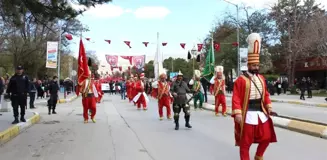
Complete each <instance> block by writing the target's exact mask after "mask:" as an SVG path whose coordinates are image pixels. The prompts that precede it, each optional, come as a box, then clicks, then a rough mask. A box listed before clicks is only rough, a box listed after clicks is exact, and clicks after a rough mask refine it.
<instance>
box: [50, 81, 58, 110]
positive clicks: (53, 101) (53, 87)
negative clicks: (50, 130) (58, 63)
mask: <svg viewBox="0 0 327 160" xmlns="http://www.w3.org/2000/svg"><path fill="white" fill-rule="evenodd" d="M58 91H59V85H58V77H57V76H54V77H53V80H52V82H51V83H50V84H49V93H50V99H49V100H48V107H49V108H48V109H49V113H48V114H49V115H51V109H52V114H57V112H56V105H57V101H58Z"/></svg>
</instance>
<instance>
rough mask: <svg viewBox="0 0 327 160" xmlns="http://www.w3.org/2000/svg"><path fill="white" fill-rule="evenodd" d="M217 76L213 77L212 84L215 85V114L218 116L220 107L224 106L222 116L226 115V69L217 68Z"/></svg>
mask: <svg viewBox="0 0 327 160" xmlns="http://www.w3.org/2000/svg"><path fill="white" fill-rule="evenodd" d="M215 70H216V76H214V77H212V79H211V80H210V83H211V84H212V85H213V94H214V96H215V114H216V116H218V111H219V106H220V105H222V114H223V116H225V117H226V116H227V114H226V109H227V108H226V97H225V93H226V89H225V78H224V75H223V72H224V67H223V66H216V68H215Z"/></svg>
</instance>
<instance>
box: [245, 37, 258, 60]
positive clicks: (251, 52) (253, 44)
mask: <svg viewBox="0 0 327 160" xmlns="http://www.w3.org/2000/svg"><path fill="white" fill-rule="evenodd" d="M246 42H247V43H248V44H249V46H248V64H253V63H260V49H261V37H260V34H258V33H251V34H250V35H249V36H248V38H247V39H246Z"/></svg>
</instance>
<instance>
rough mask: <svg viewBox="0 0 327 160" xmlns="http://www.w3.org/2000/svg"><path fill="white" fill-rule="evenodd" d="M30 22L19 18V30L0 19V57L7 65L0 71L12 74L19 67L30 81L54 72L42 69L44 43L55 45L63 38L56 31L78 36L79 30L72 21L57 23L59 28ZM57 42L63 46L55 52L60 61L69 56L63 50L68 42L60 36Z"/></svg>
mask: <svg viewBox="0 0 327 160" xmlns="http://www.w3.org/2000/svg"><path fill="white" fill-rule="evenodd" d="M0 9H1V8H0ZM0 13H1V14H2V13H3V10H0ZM34 19H35V18H34V17H33V16H32V15H31V14H30V13H28V12H25V14H24V15H22V17H21V20H22V22H23V25H20V26H15V24H13V23H11V21H5V19H3V18H1V19H0V24H3V25H2V26H4V27H3V28H2V32H3V33H4V34H1V35H0V36H1V38H0V39H5V41H4V42H5V43H3V45H2V51H1V52H0V53H1V55H0V56H1V57H5V58H6V59H7V60H6V62H8V64H5V63H3V64H2V66H1V67H2V68H4V70H6V72H10V71H8V70H11V71H13V68H14V66H17V65H23V66H24V68H25V72H26V73H27V74H28V75H30V76H31V77H36V76H41V77H43V75H45V74H50V75H54V74H55V72H56V71H57V70H55V69H47V68H45V59H46V42H47V41H58V39H59V34H64V32H61V33H59V30H60V28H62V29H61V31H65V32H68V33H70V34H74V35H76V34H78V33H80V31H78V29H80V28H81V26H82V25H81V23H80V22H79V21H78V20H75V19H71V20H68V21H61V24H62V25H60V26H59V23H58V22H59V21H58V20H57V21H51V22H47V24H45V25H44V24H40V23H36V21H35V20H34ZM8 28H9V29H8ZM84 30H85V29H84ZM61 42H62V44H63V45H61V48H59V50H60V51H61V59H62V60H63V58H64V56H65V54H69V53H70V51H69V50H68V49H67V48H66V47H65V46H67V45H68V44H69V42H68V41H67V40H66V38H65V37H64V36H62V40H61ZM61 64H62V63H61ZM39 72H43V73H39Z"/></svg>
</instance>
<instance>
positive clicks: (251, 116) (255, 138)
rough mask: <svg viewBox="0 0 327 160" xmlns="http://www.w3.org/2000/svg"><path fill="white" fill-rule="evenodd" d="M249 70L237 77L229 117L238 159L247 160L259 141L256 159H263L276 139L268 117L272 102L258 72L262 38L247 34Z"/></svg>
mask: <svg viewBox="0 0 327 160" xmlns="http://www.w3.org/2000/svg"><path fill="white" fill-rule="evenodd" d="M247 42H248V44H249V46H248V71H247V72H244V74H243V75H241V76H240V77H238V78H237V80H236V81H235V83H234V88H233V97H232V117H234V122H235V131H234V134H235V141H236V145H237V146H239V147H240V158H241V160H250V155H249V149H250V146H251V145H252V144H253V143H258V144H259V145H258V147H257V151H256V154H255V160H262V159H263V155H264V153H265V151H266V149H267V148H268V146H269V143H272V142H277V138H276V134H275V130H274V124H273V121H272V119H271V117H270V115H271V114H273V112H272V105H271V101H270V97H269V93H268V91H267V84H266V82H265V78H264V77H263V76H262V75H260V74H259V64H260V61H259V57H260V47H261V37H260V35H259V34H258V33H252V34H250V35H249V36H248V38H247Z"/></svg>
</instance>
